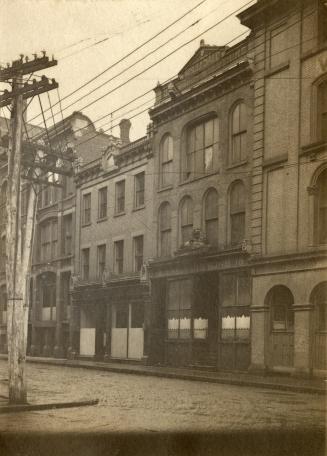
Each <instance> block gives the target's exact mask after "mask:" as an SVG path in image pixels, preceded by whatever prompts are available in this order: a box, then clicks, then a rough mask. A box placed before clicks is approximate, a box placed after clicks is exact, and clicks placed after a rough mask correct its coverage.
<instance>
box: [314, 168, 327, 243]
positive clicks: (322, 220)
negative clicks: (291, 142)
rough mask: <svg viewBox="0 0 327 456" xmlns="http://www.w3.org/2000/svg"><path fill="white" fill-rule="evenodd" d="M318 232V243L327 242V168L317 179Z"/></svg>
mask: <svg viewBox="0 0 327 456" xmlns="http://www.w3.org/2000/svg"><path fill="white" fill-rule="evenodd" d="M316 187H317V193H316V199H317V201H316V217H315V219H316V220H315V223H316V233H317V241H318V244H326V243H327V169H325V170H324V171H322V173H321V174H320V176H319V177H318V179H317V184H316Z"/></svg>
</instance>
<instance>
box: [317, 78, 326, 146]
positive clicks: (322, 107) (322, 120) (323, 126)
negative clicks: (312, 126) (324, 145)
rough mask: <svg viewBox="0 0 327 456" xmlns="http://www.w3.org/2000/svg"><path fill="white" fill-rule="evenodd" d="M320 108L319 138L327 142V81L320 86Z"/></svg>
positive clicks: (318, 103)
mask: <svg viewBox="0 0 327 456" xmlns="http://www.w3.org/2000/svg"><path fill="white" fill-rule="evenodd" d="M317 108H318V119H317V124H318V136H319V137H320V139H322V140H325V141H326V140H327V79H325V80H324V81H323V82H322V83H321V84H320V85H319V86H318V93H317Z"/></svg>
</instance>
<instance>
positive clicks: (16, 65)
mask: <svg viewBox="0 0 327 456" xmlns="http://www.w3.org/2000/svg"><path fill="white" fill-rule="evenodd" d="M42 52H43V56H42V57H37V54H33V55H34V59H33V60H29V58H28V57H27V56H26V57H25V59H24V55H23V54H21V56H20V57H21V58H20V60H15V61H13V62H12V65H11V66H10V64H7V68H4V67H1V66H0V82H5V81H8V80H9V79H12V78H14V77H16V76H19V75H20V76H24V75H25V74H30V73H35V72H36V71H40V70H44V69H45V68H49V67H52V66H55V65H57V63H58V62H57V60H55V59H54V57H52V59H51V60H50V59H49V57H48V56H46V53H45V51H42Z"/></svg>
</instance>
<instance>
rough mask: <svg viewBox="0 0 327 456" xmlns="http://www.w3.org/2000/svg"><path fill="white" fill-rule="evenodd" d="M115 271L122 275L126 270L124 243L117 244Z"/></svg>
mask: <svg viewBox="0 0 327 456" xmlns="http://www.w3.org/2000/svg"><path fill="white" fill-rule="evenodd" d="M114 270H115V273H116V274H122V272H123V270H124V241H116V242H115V264H114Z"/></svg>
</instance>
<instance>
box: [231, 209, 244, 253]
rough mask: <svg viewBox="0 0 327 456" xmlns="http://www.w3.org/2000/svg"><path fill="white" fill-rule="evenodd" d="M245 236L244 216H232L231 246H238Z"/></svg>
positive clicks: (242, 213)
mask: <svg viewBox="0 0 327 456" xmlns="http://www.w3.org/2000/svg"><path fill="white" fill-rule="evenodd" d="M244 236H245V214H244V212H241V213H239V214H233V215H232V216H231V243H232V244H233V245H235V244H239V243H241V242H242V241H243V239H244Z"/></svg>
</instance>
